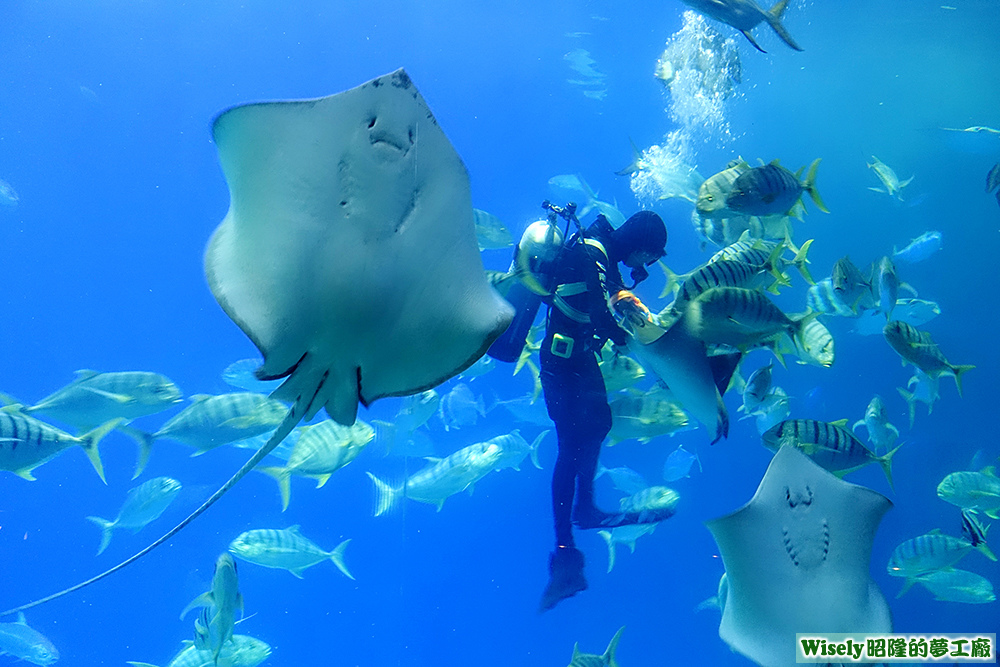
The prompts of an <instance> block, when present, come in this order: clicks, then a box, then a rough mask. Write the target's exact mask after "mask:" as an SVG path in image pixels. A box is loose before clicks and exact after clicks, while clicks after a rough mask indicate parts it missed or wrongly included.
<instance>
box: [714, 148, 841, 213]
mask: <svg viewBox="0 0 1000 667" xmlns="http://www.w3.org/2000/svg"><path fill="white" fill-rule="evenodd" d="M819 163H820V159H819V158H817V159H816V160H814V161H813V163H812V164H811V165H809V172H808V173H807V174H806V179H805V180H804V181H802V180H799V177H800V175H801V173H802V170H801V169H800V170H799V171H798V172H797V173H794V174H793V173H792V172H790V171H788V170H787V169H785V168H784V167H782V166H781V165H780V164H778V161H777V160H775V161H773V162H771V164H766V165H764V166H763V167H753V168H752V169H750V170H748V171H746V172H744V173H742V174H740V175H739V176H738V177H737V178H736V180H735V181H734V182H733V189H732V191H730V193H729V196H728V197H726V206H727V207H728V208H729V209H730V210H732V211H737V212H739V213H743V214H745V215H757V216H761V215H779V214H780V215H788V212H789V211H791V209H792V207H793V206H795V204H797V203H798V201H799V200H800V199H801V198H802V193H803V192H808V193H809V196H810V197H811V198H812V200H813V203H814V204H816V207H817V208H819V210H821V211H823V212H824V213H829V212H830V211H829V209H827V207H826V204H824V203H823V200H822V199H821V198H820V196H819V192H818V191H817V190H816V169H817V168H818V167H819Z"/></svg>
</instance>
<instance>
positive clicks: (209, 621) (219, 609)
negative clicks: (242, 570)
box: [181, 553, 243, 665]
mask: <svg viewBox="0 0 1000 667" xmlns="http://www.w3.org/2000/svg"><path fill="white" fill-rule="evenodd" d="M196 607H204V608H205V611H206V613H204V614H203V615H202V616H201V617H200V619H199V620H200V623H199V622H197V621H196V623H195V627H196V632H195V646H196V647H197V648H198V649H200V650H203V651H209V652H210V654H211V656H212V659H213V661H214V663H215V664H216V665H218V664H219V656H220V654H221V653H222V648H223V646H224V645H225V644H226V643H227V642H229V641H231V640H232V638H233V628H234V627H235V625H236V610H237V609H239V610H240V612H242V611H243V595H242V594H241V593H240V583H239V578H238V577H237V574H236V561H234V560H233V557H232V556H230V555H229V554H228V553H223V554H219V557H218V558H216V560H215V571H214V572H213V573H212V588H211V589H210V590H208V591H206V592H204V593H202V594H201V595H199V596H198V597H196V598H195V599H194V600H192V601H191V602H190V603H189V604H188V606H187V607H185V608H184V611H182V612H181V618H182V619H183V618H184V617H185V616H187V613H188V612H189V611H191V610H192V609H194V608H196Z"/></svg>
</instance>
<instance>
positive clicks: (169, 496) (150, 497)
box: [87, 477, 181, 554]
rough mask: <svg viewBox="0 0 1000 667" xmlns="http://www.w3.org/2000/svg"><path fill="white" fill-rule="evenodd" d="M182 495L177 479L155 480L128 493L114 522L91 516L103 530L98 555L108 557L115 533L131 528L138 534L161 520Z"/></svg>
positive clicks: (164, 478)
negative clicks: (180, 494) (105, 553)
mask: <svg viewBox="0 0 1000 667" xmlns="http://www.w3.org/2000/svg"><path fill="white" fill-rule="evenodd" d="M180 492H181V483H180V482H178V481H177V480H176V479H171V478H170V477H154V478H153V479H151V480H149V481H147V482H143V483H142V484H140V485H139V486H137V487H135V488H133V489H131V490H130V491H129V492H128V495H127V496H126V497H125V502H124V503H123V504H122V507H121V509H120V510H119V511H118V516H116V517H115V518H114V519H113V520H110V521H109V520H108V519H102V518H100V517H97V516H88V517H87V520H88V521H90V522H91V523H94V524H96V525H97V527H98V528H100V529H101V544H100V546H99V547H98V548H97V553H98V554H101V553H104V550H105V549H107V548H108V544H110V543H111V535H112V533H113V532H114V530H115V529H117V528H128V529H129V530H131V531H132V532H133V533H137V532H139V531H140V530H141V529H142V528H144V527H145V526H146V525H147V524H149V523H151V522H153V521H155V520H156V519H158V518H159V517H160V515H161V514H163V513H164V512H165V511H166V509H167V507H169V506H170V503H172V502H174V499H175V498H176V497H177V494H179V493H180Z"/></svg>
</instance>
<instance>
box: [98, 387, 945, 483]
mask: <svg viewBox="0 0 1000 667" xmlns="http://www.w3.org/2000/svg"><path fill="white" fill-rule="evenodd" d="M956 377H957V376H956ZM123 421H124V420H123V419H112V420H111V421H107V422H104V423H103V424H101V425H100V426H98V427H97V428H95V429H94V430H93V431H88V432H87V433H84V434H83V435H81V436H80V441H81V442H80V446H81V447H82V448H83V451H84V452H86V453H87V458H88V459H90V463H91V465H93V466H94V470H96V471H97V475H98V477H100V478H101V481H102V482H104V483H105V484H107V483H108V480H106V479H104V464H103V463H101V452H100V450H99V449H98V448H97V444H98V443H99V442H100V441H101V438H103V437H104V436H106V435H107V434H108V433H109V432H111V431H113V430H114V429H115V427H116V426H119V425H121V423H122V422H123Z"/></svg>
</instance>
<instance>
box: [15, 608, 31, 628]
mask: <svg viewBox="0 0 1000 667" xmlns="http://www.w3.org/2000/svg"><path fill="white" fill-rule="evenodd" d="M15 623H17V624H18V625H27V624H28V619H26V618H25V617H24V612H23V611H19V612H17V621H15Z"/></svg>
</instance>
